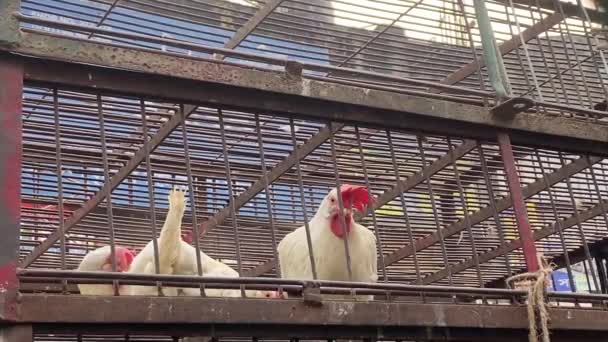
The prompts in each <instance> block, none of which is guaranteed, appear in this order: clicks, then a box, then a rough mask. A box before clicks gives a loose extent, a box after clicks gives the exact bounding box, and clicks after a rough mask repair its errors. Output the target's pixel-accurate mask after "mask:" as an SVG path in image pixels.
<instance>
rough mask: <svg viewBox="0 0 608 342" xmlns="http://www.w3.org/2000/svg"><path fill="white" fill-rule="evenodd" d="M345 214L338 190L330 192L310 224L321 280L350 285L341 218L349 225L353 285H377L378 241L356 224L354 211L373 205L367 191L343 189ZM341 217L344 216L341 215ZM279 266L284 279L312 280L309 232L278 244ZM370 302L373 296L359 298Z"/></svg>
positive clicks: (298, 231)
mask: <svg viewBox="0 0 608 342" xmlns="http://www.w3.org/2000/svg"><path fill="white" fill-rule="evenodd" d="M340 194H341V196H342V203H343V207H344V212H343V213H341V212H340V207H339V204H338V197H337V191H336V189H333V190H332V191H330V192H329V194H328V195H327V196H325V198H324V199H323V201H322V202H321V205H320V206H319V209H318V210H317V212H316V213H315V215H314V216H313V218H312V219H311V220H310V222H309V223H308V226H309V229H310V236H311V241H312V249H313V255H314V261H315V267H316V271H317V278H318V279H319V280H336V281H349V276H348V268H347V262H346V253H345V250H344V241H343V239H344V234H343V230H342V224H341V218H340V216H342V217H344V221H345V223H346V238H347V239H348V240H347V241H348V245H349V252H350V260H351V269H352V281H357V282H368V283H369V282H376V281H377V280H378V269H377V252H376V237H375V236H374V233H372V232H371V231H370V230H369V229H367V228H366V227H364V226H362V225H360V224H358V223H356V222H355V221H354V218H353V210H352V209H353V208H354V209H356V210H359V211H361V212H362V211H363V210H364V209H365V206H367V205H368V204H369V202H370V198H369V195H368V192H367V188H365V187H362V186H353V185H347V184H345V185H343V186H342V187H341V188H340ZM341 214H342V215H341ZM278 252H279V264H280V266H281V272H282V277H283V278H286V279H313V274H312V268H311V264H310V256H309V250H308V244H307V238H306V228H305V226H302V227H300V228H298V229H296V230H295V231H293V232H291V233H289V234H287V235H286V236H285V238H283V240H282V241H281V242H280V243H279V246H278ZM324 297H325V298H347V297H345V296H324ZM357 298H358V299H363V300H371V299H372V298H373V297H372V296H358V297H357Z"/></svg>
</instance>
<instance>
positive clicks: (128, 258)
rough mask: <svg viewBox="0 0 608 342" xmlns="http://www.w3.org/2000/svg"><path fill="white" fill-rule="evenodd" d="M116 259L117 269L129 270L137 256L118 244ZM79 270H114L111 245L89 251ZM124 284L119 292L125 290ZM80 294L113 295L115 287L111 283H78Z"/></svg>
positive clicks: (118, 270)
mask: <svg viewBox="0 0 608 342" xmlns="http://www.w3.org/2000/svg"><path fill="white" fill-rule="evenodd" d="M114 249H115V254H114V259H115V260H116V271H117V272H127V270H128V269H129V266H130V265H131V263H132V262H133V258H134V257H135V256H134V254H133V252H131V251H130V250H129V249H127V248H125V247H119V246H116V247H115V248H114ZM77 270H78V271H86V272H101V271H105V272H111V271H112V251H111V250H110V246H103V247H100V248H97V249H96V250H94V251H91V252H89V253H88V254H87V255H85V257H84V258H83V259H82V261H81V262H80V265H79V266H78V269H77ZM123 288H124V287H123V286H120V287H119V292H122V291H123ZM78 289H79V290H80V294H82V295H85V296H112V295H114V287H113V285H110V284H78Z"/></svg>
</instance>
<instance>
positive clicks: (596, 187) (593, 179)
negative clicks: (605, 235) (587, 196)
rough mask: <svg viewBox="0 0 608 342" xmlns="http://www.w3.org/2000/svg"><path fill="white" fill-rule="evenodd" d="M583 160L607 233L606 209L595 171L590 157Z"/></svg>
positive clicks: (607, 218) (607, 216)
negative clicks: (586, 165) (585, 160)
mask: <svg viewBox="0 0 608 342" xmlns="http://www.w3.org/2000/svg"><path fill="white" fill-rule="evenodd" d="M585 158H586V159H587V163H588V164H589V169H588V170H589V174H590V175H591V180H592V181H593V187H594V188H595V193H596V195H597V198H598V201H599V204H600V209H601V210H602V216H603V217H604V222H605V223H606V230H607V231H608V212H607V209H606V203H604V199H603V198H602V191H601V190H600V186H599V183H598V181H597V177H596V175H595V170H594V169H593V165H591V160H590V156H589V155H588V154H587V155H585Z"/></svg>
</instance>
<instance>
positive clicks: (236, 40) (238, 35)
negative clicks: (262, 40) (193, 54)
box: [214, 0, 283, 60]
mask: <svg viewBox="0 0 608 342" xmlns="http://www.w3.org/2000/svg"><path fill="white" fill-rule="evenodd" d="M282 2H283V0H269V1H268V2H266V3H265V4H264V6H262V7H261V8H259V9H258V10H257V11H256V12H255V14H254V15H253V17H251V18H249V20H248V21H247V22H246V23H245V24H244V25H243V26H241V27H240V28H239V30H238V31H236V32H235V33H234V35H233V36H232V38H230V40H229V41H227V42H226V44H224V48H225V49H234V48H235V47H237V46H239V44H240V43H241V42H242V41H243V40H245V39H247V36H249V35H250V34H251V32H253V31H254V30H255V29H256V28H257V27H258V25H260V24H261V23H262V21H264V19H266V17H268V16H269V15H270V14H271V13H272V12H273V11H274V10H275V8H277V7H279V6H280V5H281V3H282ZM214 58H215V59H219V60H223V59H224V58H225V56H224V55H221V54H215V55H214Z"/></svg>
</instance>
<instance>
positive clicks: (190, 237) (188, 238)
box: [182, 230, 194, 244]
mask: <svg viewBox="0 0 608 342" xmlns="http://www.w3.org/2000/svg"><path fill="white" fill-rule="evenodd" d="M182 240H184V241H185V242H187V243H189V244H192V241H194V236H193V234H192V231H191V230H189V231H186V232H184V233H183V234H182Z"/></svg>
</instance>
